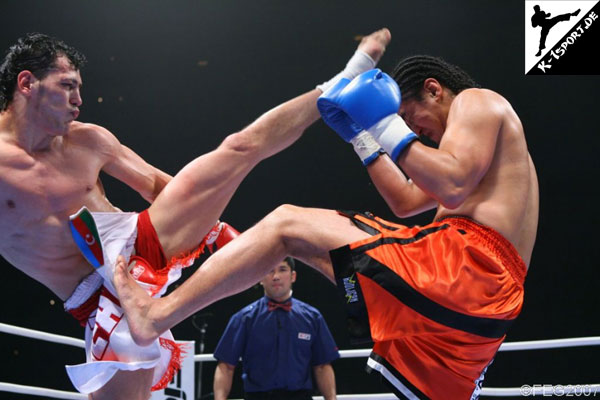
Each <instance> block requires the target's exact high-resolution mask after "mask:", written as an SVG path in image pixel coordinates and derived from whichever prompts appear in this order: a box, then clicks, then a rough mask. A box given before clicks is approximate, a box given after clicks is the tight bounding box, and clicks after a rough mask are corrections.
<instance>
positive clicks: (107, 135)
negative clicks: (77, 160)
mask: <svg viewBox="0 0 600 400" xmlns="http://www.w3.org/2000/svg"><path fill="white" fill-rule="evenodd" d="M68 137H69V139H70V140H71V141H72V142H73V143H76V144H80V145H90V146H93V147H96V148H97V147H100V148H104V147H107V148H116V147H118V146H119V145H120V143H119V140H118V139H117V138H116V137H115V135H113V134H112V133H111V132H110V131H109V130H108V129H106V128H104V127H102V126H100V125H96V124H90V123H85V122H77V121H76V122H73V123H72V124H71V128H70V129H69V134H68Z"/></svg>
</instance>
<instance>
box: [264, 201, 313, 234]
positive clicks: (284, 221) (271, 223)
mask: <svg viewBox="0 0 600 400" xmlns="http://www.w3.org/2000/svg"><path fill="white" fill-rule="evenodd" d="M304 214H305V209H304V208H302V207H297V206H293V205H291V204H283V205H281V206H279V207H277V208H276V209H275V210H273V211H271V213H269V214H268V215H267V216H266V217H265V218H264V219H263V223H264V224H265V225H266V226H267V228H268V229H272V230H274V231H276V232H277V233H278V235H280V236H282V237H283V238H285V237H287V236H290V232H292V231H293V230H294V229H295V228H296V227H297V226H298V224H299V222H301V221H302V218H305V215H304Z"/></svg>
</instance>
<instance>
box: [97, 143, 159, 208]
mask: <svg viewBox="0 0 600 400" xmlns="http://www.w3.org/2000/svg"><path fill="white" fill-rule="evenodd" d="M102 170H103V171H104V172H106V173H107V174H109V175H111V176H112V177H114V178H116V179H118V180H120V181H121V182H123V183H125V184H126V185H128V186H129V187H131V188H132V189H134V190H135V191H137V192H139V193H140V194H141V195H142V196H143V197H144V198H146V199H148V200H150V199H153V198H154V197H156V195H157V194H158V193H159V192H160V191H161V190H162V188H163V187H164V186H165V185H166V183H167V182H168V181H169V180H170V179H171V177H170V176H169V175H168V174H166V173H164V172H162V171H160V170H159V169H157V168H155V167H153V166H152V165H150V164H148V163H147V162H146V161H144V159H142V157H140V156H139V155H138V154H136V153H135V152H134V151H133V150H131V149H130V148H128V147H127V146H124V145H122V144H120V143H119V144H118V145H116V146H114V147H113V149H112V154H111V157H109V159H108V162H107V163H106V164H105V165H104V168H102Z"/></svg>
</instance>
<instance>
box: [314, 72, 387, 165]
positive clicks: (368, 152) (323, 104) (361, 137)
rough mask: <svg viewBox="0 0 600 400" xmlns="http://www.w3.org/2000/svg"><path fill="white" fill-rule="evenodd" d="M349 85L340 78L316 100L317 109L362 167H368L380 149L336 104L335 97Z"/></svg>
mask: <svg viewBox="0 0 600 400" xmlns="http://www.w3.org/2000/svg"><path fill="white" fill-rule="evenodd" d="M349 83H350V80H349V79H345V78H342V79H340V80H339V81H338V82H337V83H336V84H335V85H333V86H332V87H330V88H329V89H328V90H326V91H325V92H324V93H323V94H322V95H321V96H319V99H318V100H317V108H318V109H319V112H320V113H321V117H322V118H323V121H325V123H326V124H327V125H329V126H330V127H331V128H332V129H333V130H334V131H335V132H336V133H337V134H338V135H339V136H340V137H341V138H342V139H344V140H345V141H346V142H348V143H352V145H353V146H354V151H356V153H357V154H358V156H359V157H360V159H361V161H362V163H363V165H365V166H366V165H369V164H370V163H371V162H373V161H374V160H375V159H376V158H377V157H378V156H379V154H380V150H381V147H380V146H379V144H378V143H377V142H376V141H375V139H373V137H372V136H371V135H369V134H368V133H367V132H366V131H365V130H363V129H362V128H361V127H360V126H359V125H358V124H357V123H356V122H354V121H353V120H352V118H350V117H349V116H348V114H346V113H345V112H344V111H343V110H342V109H341V108H340V107H339V106H338V105H337V104H336V101H337V97H338V95H339V94H340V93H341V92H342V90H343V89H344V88H345V87H346V86H347V85H348V84H349Z"/></svg>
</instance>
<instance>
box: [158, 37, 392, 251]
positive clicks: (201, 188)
mask: <svg viewBox="0 0 600 400" xmlns="http://www.w3.org/2000/svg"><path fill="white" fill-rule="evenodd" d="M390 40H391V35H390V32H389V31H388V30H387V29H381V30H379V31H377V32H374V33H372V34H371V35H368V36H366V37H365V38H363V40H362V41H361V43H360V44H359V46H358V48H359V49H360V50H362V51H364V52H365V53H367V54H369V55H370V56H371V58H373V59H374V60H375V61H378V60H379V59H380V58H381V56H382V55H383V53H384V51H385V47H386V45H387V44H388V42H389V41H390ZM320 95H321V91H320V90H312V91H310V92H308V93H306V94H303V95H301V96H298V97H296V98H294V99H292V100H290V101H288V102H286V103H284V104H282V105H280V106H278V107H276V108H274V109H272V110H270V111H269V112H267V113H265V114H264V115H262V116H261V117H260V118H258V119H257V120H256V121H255V122H253V123H252V124H250V125H249V126H248V127H246V128H245V129H243V130H242V131H240V132H238V133H235V134H232V135H230V136H228V137H227V138H226V139H225V141H224V142H223V143H222V144H221V145H220V146H219V147H218V148H217V149H216V150H215V151H212V152H210V153H208V154H205V155H203V156H201V157H199V158H197V159H196V160H194V161H192V162H191V163H189V164H188V165H187V166H186V167H184V168H183V170H181V172H179V173H178V174H177V175H176V176H175V177H174V178H173V180H172V181H171V182H169V184H168V185H167V186H166V187H165V189H164V190H163V191H162V192H161V194H160V195H159V196H158V197H157V199H156V200H155V201H154V203H153V204H152V206H151V207H150V209H149V213H150V219H151V220H152V223H153V225H154V228H155V229H156V231H157V233H158V237H159V240H160V242H161V245H162V246H163V249H164V251H165V255H166V256H167V258H171V257H173V256H177V255H180V254H181V253H184V252H187V251H190V250H191V249H193V248H195V247H196V246H197V245H198V244H199V243H200V241H201V240H202V239H203V238H204V236H205V235H206V233H208V231H209V230H210V228H211V227H212V226H213V225H214V224H215V222H216V221H217V219H218V218H219V217H220V216H221V214H222V212H223V210H224V209H225V207H226V206H227V204H228V203H229V200H230V199H231V197H232V196H233V193H234V192H235V190H236V189H237V188H238V186H239V185H240V183H241V182H242V180H243V179H244V178H245V177H246V175H247V174H248V173H249V172H250V171H251V170H252V168H253V167H254V166H255V165H256V164H258V163H259V162H260V161H262V160H264V159H265V158H267V157H270V156H271V155H273V154H275V153H277V152H279V151H281V150H283V149H284V148H286V147H288V146H289V145H291V144H292V143H293V142H294V141H296V140H297V139H298V138H299V137H300V136H301V135H302V132H303V131H304V130H305V129H306V128H308V127H309V126H310V125H311V124H312V123H313V122H315V121H316V120H317V119H318V118H319V117H320V116H319V112H318V110H317V107H316V101H317V98H318V97H319V96H320Z"/></svg>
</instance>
